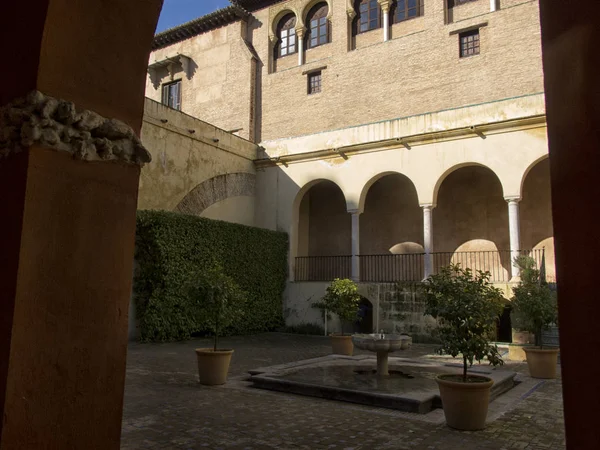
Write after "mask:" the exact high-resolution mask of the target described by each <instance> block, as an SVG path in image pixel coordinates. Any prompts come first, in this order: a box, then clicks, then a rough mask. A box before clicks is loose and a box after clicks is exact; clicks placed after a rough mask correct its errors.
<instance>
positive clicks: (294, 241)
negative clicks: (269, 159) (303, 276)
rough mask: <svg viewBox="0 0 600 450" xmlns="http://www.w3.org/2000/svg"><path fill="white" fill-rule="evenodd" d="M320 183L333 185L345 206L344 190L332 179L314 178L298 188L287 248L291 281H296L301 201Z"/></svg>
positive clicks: (293, 204) (293, 203)
mask: <svg viewBox="0 0 600 450" xmlns="http://www.w3.org/2000/svg"><path fill="white" fill-rule="evenodd" d="M320 183H332V184H334V185H335V186H336V187H337V188H338V189H339V191H340V192H341V194H342V197H343V199H344V207H345V206H346V203H347V201H346V194H345V193H344V190H343V189H342V188H341V186H340V184H339V183H338V182H337V181H336V180H333V179H330V178H327V177H320V178H315V179H313V180H310V181H308V182H306V183H305V184H303V185H302V187H300V189H299V190H298V192H297V193H296V196H295V197H294V201H293V202H292V215H291V216H292V220H291V222H290V229H289V236H290V247H289V253H288V254H289V267H290V271H289V273H290V279H291V280H292V281H293V280H295V279H296V276H295V262H296V257H297V256H298V249H299V241H300V239H299V235H300V231H299V229H300V207H301V205H302V201H303V200H304V198H305V196H306V194H307V193H308V192H309V191H310V190H311V189H312V188H313V187H315V186H317V185H318V184H320Z"/></svg>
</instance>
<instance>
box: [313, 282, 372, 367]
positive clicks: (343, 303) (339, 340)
mask: <svg viewBox="0 0 600 450" xmlns="http://www.w3.org/2000/svg"><path fill="white" fill-rule="evenodd" d="M359 303H360V294H359V293H358V286H357V284H356V283H355V282H354V281H352V280H349V279H347V278H345V279H340V278H336V279H335V280H333V281H332V282H331V284H330V285H329V286H328V287H327V291H326V292H325V295H324V296H323V298H322V299H321V301H320V302H315V303H313V304H312V306H313V307H314V308H318V309H320V310H322V311H323V313H324V314H325V315H326V316H327V319H328V320H330V319H331V313H333V314H336V315H337V316H338V317H339V318H340V323H341V328H342V333H341V334H335V333H332V334H331V335H330V336H331V347H332V351H333V353H336V354H340V355H348V356H352V353H353V351H354V345H353V344H352V336H351V335H350V333H349V334H346V333H344V331H345V329H346V328H347V327H352V324H353V323H354V322H355V321H356V320H357V319H359V317H358V309H359Z"/></svg>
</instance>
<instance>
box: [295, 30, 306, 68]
mask: <svg viewBox="0 0 600 450" xmlns="http://www.w3.org/2000/svg"><path fill="white" fill-rule="evenodd" d="M296 39H297V44H298V65H299V66H301V65H303V64H304V39H303V38H301V37H300V36H296Z"/></svg>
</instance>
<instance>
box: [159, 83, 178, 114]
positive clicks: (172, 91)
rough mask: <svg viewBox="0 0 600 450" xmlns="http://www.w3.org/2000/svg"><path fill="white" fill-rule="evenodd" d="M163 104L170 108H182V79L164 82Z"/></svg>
mask: <svg viewBox="0 0 600 450" xmlns="http://www.w3.org/2000/svg"><path fill="white" fill-rule="evenodd" d="M162 104H163V105H166V106H168V107H169V108H173V109H178V110H181V80H177V81H174V82H172V83H166V84H163V86H162Z"/></svg>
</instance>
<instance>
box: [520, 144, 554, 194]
mask: <svg viewBox="0 0 600 450" xmlns="http://www.w3.org/2000/svg"><path fill="white" fill-rule="evenodd" d="M549 157H550V155H548V154H547V153H546V154H545V155H542V156H540V157H539V158H536V159H535V160H533V161H532V162H531V164H529V166H527V168H526V169H525V171H524V172H523V176H522V177H521V184H520V189H519V192H520V194H521V195H520V197H521V198H523V187H524V186H525V180H526V179H527V175H529V172H531V170H532V169H533V168H534V167H535V166H537V165H538V164H539V163H541V162H542V161H544V160H545V159H548V160H549Z"/></svg>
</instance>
